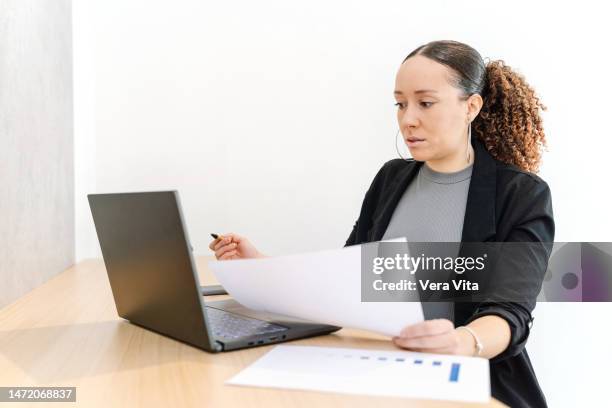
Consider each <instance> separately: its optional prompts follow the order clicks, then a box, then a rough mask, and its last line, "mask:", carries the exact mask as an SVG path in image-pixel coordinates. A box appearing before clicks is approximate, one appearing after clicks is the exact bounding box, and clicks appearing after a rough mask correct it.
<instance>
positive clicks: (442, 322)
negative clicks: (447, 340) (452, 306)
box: [399, 319, 455, 338]
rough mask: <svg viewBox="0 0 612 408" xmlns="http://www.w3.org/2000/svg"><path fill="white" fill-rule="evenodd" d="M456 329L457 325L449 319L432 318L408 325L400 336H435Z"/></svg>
mask: <svg viewBox="0 0 612 408" xmlns="http://www.w3.org/2000/svg"><path fill="white" fill-rule="evenodd" d="M454 329H455V325H454V324H453V322H451V321H450V320H448V319H432V320H425V321H423V322H420V323H417V324H412V325H410V326H406V327H404V328H403V329H402V331H401V333H400V335H399V337H402V338H414V337H422V336H435V335H438V334H442V333H446V332H449V331H452V330H454Z"/></svg>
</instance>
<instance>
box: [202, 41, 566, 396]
mask: <svg viewBox="0 0 612 408" xmlns="http://www.w3.org/2000/svg"><path fill="white" fill-rule="evenodd" d="M394 95H395V98H396V102H397V103H396V105H397V120H398V124H399V131H401V133H402V136H403V138H404V141H405V143H406V145H407V146H408V149H409V150H410V152H411V154H412V157H413V158H412V159H410V160H403V159H394V160H391V161H389V162H387V163H386V164H385V165H384V166H383V167H382V168H381V169H380V170H379V172H378V174H377V175H376V177H375V178H374V181H373V182H372V185H371V186H370V188H369V190H368V191H367V193H366V195H365V198H364V201H363V204H362V207H361V213H360V215H359V218H358V220H357V222H356V223H355V225H354V227H353V231H352V232H351V234H350V236H349V238H348V240H347V242H346V245H355V244H361V243H364V242H371V241H378V240H381V239H387V238H393V237H397V236H405V237H407V238H408V241H417V242H430V241H433V242H435V241H446V242H449V241H462V242H486V241H494V242H505V241H518V242H544V243H545V242H553V241H554V230H555V227H554V219H553V212H552V201H551V195H550V190H549V188H548V185H547V184H546V182H544V181H543V180H542V179H541V178H539V177H538V176H536V175H535V174H533V172H536V171H537V170H538V166H539V163H540V159H541V149H542V148H543V147H544V146H545V143H546V141H545V135H544V132H543V129H542V121H541V118H540V109H544V106H543V105H542V104H541V103H540V101H539V100H538V98H537V97H536V95H535V93H534V91H533V89H532V88H531V87H530V86H529V85H528V84H527V83H526V82H525V80H524V78H523V77H521V76H520V75H519V74H517V73H516V72H514V71H512V70H511V69H510V68H509V67H508V66H506V65H505V64H504V63H503V62H502V61H492V62H489V63H488V64H486V65H485V63H484V62H483V60H482V58H481V56H480V54H479V53H478V52H477V51H476V50H474V49H473V48H471V47H470V46H468V45H466V44H462V43H459V42H455V41H435V42H431V43H428V44H425V45H423V46H421V47H418V48H417V49H415V50H414V51H413V52H411V53H410V54H409V55H408V56H407V57H406V59H405V60H404V61H403V62H402V64H401V66H400V68H399V70H398V73H397V76H396V81H395V91H394ZM398 134H399V132H398ZM472 134H474V137H472ZM210 248H211V249H213V250H214V251H215V256H216V257H217V259H237V258H255V257H263V256H265V255H262V254H261V253H260V252H259V251H257V249H256V248H255V247H254V246H253V245H252V244H251V243H250V242H249V241H248V240H247V239H246V238H244V237H241V236H239V235H236V234H226V235H225V236H224V237H223V238H222V239H217V240H215V241H213V242H212V243H211V245H210ZM549 255H550V253H549V252H548V253H547V254H545V255H543V256H540V257H539V258H538V259H537V260H536V265H537V268H536V275H537V276H536V277H537V278H538V279H539V282H540V283H541V278H542V277H543V276H544V272H545V270H546V265H547V262H548V256H549ZM538 279H536V280H538ZM536 293H537V290H536ZM534 307H535V298H530V299H527V301H526V302H521V303H512V302H489V303H455V304H454V310H453V313H452V315H451V317H449V318H448V319H433V320H426V321H424V322H422V323H419V324H415V325H411V326H408V327H406V328H404V329H403V330H402V332H401V333H400V335H399V336H398V337H395V338H394V339H393V342H394V343H395V344H396V345H397V346H399V347H402V348H406V349H409V350H414V351H422V352H431V353H446V354H459V355H467V356H472V355H479V356H481V357H485V358H488V359H489V360H490V369H491V370H490V372H491V389H492V394H493V396H494V397H495V398H497V399H499V400H501V401H502V402H504V403H506V404H509V405H510V406H512V407H515V406H537V407H540V406H546V400H545V398H544V395H543V393H542V391H541V389H540V387H539V385H538V381H537V379H536V376H535V373H534V371H533V368H532V366H531V362H530V360H529V356H528V355H527V351H526V350H525V343H526V341H527V337H528V335H529V329H530V327H531V323H532V320H533V318H532V315H531V312H532V311H533V309H534Z"/></svg>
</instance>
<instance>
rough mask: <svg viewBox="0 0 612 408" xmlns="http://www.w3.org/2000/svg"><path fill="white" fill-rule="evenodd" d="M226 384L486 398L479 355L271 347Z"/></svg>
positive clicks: (484, 365)
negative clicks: (464, 355)
mask: <svg viewBox="0 0 612 408" xmlns="http://www.w3.org/2000/svg"><path fill="white" fill-rule="evenodd" d="M227 384H232V385H246V386H254V387H272V388H288V389H300V390H315V391H327V392H339V393H345V394H362V395H374V396H390V397H407V398H419V399H438V400H453V401H470V402H487V401H489V400H490V398H491V387H490V383H489V362H488V360H486V359H483V358H475V357H461V356H449V355H440V354H425V353H413V352H407V351H379V350H361V349H349V348H329V347H308V346H276V347H275V348H274V349H272V350H271V351H270V352H268V353H267V354H265V355H264V356H263V357H261V358H260V359H259V360H257V361H256V362H255V363H253V364H252V365H250V366H249V367H247V368H245V369H244V370H242V371H241V372H240V373H238V374H237V375H236V376H234V377H233V378H232V379H230V380H228V381H227Z"/></svg>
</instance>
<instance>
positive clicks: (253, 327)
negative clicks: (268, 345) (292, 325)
mask: <svg viewBox="0 0 612 408" xmlns="http://www.w3.org/2000/svg"><path fill="white" fill-rule="evenodd" d="M206 315H207V317H208V322H209V323H210V326H211V327H212V331H213V334H214V336H215V337H222V338H224V339H238V338H241V337H250V336H257V335H262V334H270V333H277V332H282V331H285V330H287V328H286V327H284V326H280V325H278V324H274V323H269V322H265V321H263V320H257V319H252V318H250V317H243V316H239V315H237V314H234V313H229V312H226V311H224V310H219V309H215V308H214V307H207V308H206Z"/></svg>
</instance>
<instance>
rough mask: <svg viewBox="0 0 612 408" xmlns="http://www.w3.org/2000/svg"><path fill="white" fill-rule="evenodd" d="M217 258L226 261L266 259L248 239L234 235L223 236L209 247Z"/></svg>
mask: <svg viewBox="0 0 612 408" xmlns="http://www.w3.org/2000/svg"><path fill="white" fill-rule="evenodd" d="M208 247H209V248H210V249H211V250H213V251H215V257H216V258H217V259H218V260H220V261H222V260H226V259H248V258H265V255H263V254H262V253H260V252H259V251H258V250H257V248H255V246H253V244H252V243H251V241H249V240H248V239H247V238H245V237H243V236H240V235H238V234H234V233H231V232H230V233H227V234H222V235H220V236H219V238H217V239H215V240H214V241H212V242H211V243H210V245H208Z"/></svg>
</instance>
